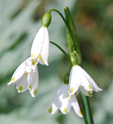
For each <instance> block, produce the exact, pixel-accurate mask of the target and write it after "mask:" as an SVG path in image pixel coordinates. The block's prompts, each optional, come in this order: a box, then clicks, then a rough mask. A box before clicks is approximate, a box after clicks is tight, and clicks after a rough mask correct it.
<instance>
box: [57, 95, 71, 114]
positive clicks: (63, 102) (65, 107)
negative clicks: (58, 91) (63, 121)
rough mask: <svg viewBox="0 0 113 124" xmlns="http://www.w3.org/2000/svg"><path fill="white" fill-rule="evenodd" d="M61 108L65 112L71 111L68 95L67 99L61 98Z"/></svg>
mask: <svg viewBox="0 0 113 124" xmlns="http://www.w3.org/2000/svg"><path fill="white" fill-rule="evenodd" d="M59 109H60V111H61V112H62V113H63V114H67V113H69V112H70V109H71V104H70V102H69V98H68V96H67V98H65V99H61V107H60V108H59Z"/></svg>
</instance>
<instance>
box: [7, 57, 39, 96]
mask: <svg viewBox="0 0 113 124" xmlns="http://www.w3.org/2000/svg"><path fill="white" fill-rule="evenodd" d="M38 83H39V77H38V67H37V62H36V61H35V60H33V59H31V58H28V59H27V60H25V61H24V62H23V63H22V64H21V65H20V66H19V67H18V68H17V69H16V71H15V72H14V74H13V76H12V78H11V81H10V82H9V83H8V84H7V85H9V86H10V85H16V89H17V91H18V92H19V93H20V92H24V91H26V90H27V89H29V90H30V93H31V95H32V97H35V95H36V92H37V88H38Z"/></svg>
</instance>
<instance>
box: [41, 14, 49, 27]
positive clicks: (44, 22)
mask: <svg viewBox="0 0 113 124" xmlns="http://www.w3.org/2000/svg"><path fill="white" fill-rule="evenodd" d="M50 23H51V14H50V13H48V12H47V13H45V14H44V16H43V18H42V26H44V27H46V28H47V27H48V26H49V24H50Z"/></svg>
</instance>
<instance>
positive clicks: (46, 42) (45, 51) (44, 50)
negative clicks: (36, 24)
mask: <svg viewBox="0 0 113 124" xmlns="http://www.w3.org/2000/svg"><path fill="white" fill-rule="evenodd" d="M41 57H42V60H43V62H44V64H45V65H49V64H48V57H49V34H48V29H47V28H45V35H44V43H43V46H42V50H41Z"/></svg>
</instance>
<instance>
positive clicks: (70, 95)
mask: <svg viewBox="0 0 113 124" xmlns="http://www.w3.org/2000/svg"><path fill="white" fill-rule="evenodd" d="M50 22H51V15H50V13H46V14H45V15H44V16H43V19H42V27H41V28H40V29H39V31H38V32H37V34H36V36H35V38H34V41H33V44H32V47H31V56H30V57H29V58H27V59H26V60H25V61H24V62H23V63H22V64H21V65H20V66H19V67H18V68H17V69H16V71H15V72H14V74H13V76H12V78H11V81H10V82H9V83H8V85H9V86H12V85H16V89H17V91H18V92H19V93H20V92H25V91H26V90H27V89H29V91H30V94H31V96H32V97H35V96H36V92H37V89H38V84H39V75H38V66H37V65H38V63H40V64H42V65H44V64H45V65H47V66H48V65H49V63H48V57H49V34H48V26H49V24H50ZM78 56H79V55H78V53H77V52H76V51H74V52H72V54H71V55H70V61H71V64H72V66H71V70H70V72H69V74H67V75H66V76H65V77H64V84H63V85H62V87H61V88H60V89H59V90H58V92H57V94H56V96H55V97H54V99H53V102H52V105H51V107H50V109H49V110H48V111H49V113H51V114H54V113H55V112H56V111H59V112H60V113H62V114H67V113H69V112H70V109H71V107H72V108H73V110H74V112H75V113H76V114H77V115H78V116H79V117H83V115H82V112H81V110H80V107H79V103H78V100H77V98H76V96H77V95H78V94H79V92H82V93H83V94H84V95H85V96H92V92H93V91H95V92H99V91H101V90H102V89H100V88H99V87H98V86H97V84H96V83H95V81H94V80H93V79H92V78H91V76H90V75H89V74H88V73H87V72H86V71H85V70H84V69H83V68H82V67H81V66H79V65H80V59H79V57H78Z"/></svg>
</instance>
